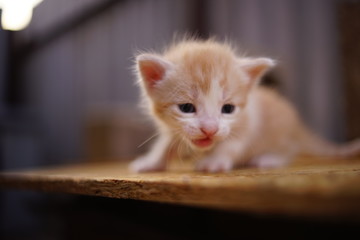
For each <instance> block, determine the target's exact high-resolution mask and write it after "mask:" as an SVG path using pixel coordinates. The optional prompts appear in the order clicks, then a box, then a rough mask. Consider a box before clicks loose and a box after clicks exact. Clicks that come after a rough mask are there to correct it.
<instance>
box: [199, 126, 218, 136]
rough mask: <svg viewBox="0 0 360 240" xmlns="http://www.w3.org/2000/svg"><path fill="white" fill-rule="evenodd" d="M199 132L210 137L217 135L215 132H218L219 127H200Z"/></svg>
mask: <svg viewBox="0 0 360 240" xmlns="http://www.w3.org/2000/svg"><path fill="white" fill-rule="evenodd" d="M200 130H201V132H202V133H204V134H205V135H206V136H208V137H212V136H214V135H215V134H216V133H217V131H218V130H219V127H218V126H217V125H209V126H203V127H201V128H200Z"/></svg>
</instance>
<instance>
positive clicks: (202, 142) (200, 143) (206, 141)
mask: <svg viewBox="0 0 360 240" xmlns="http://www.w3.org/2000/svg"><path fill="white" fill-rule="evenodd" d="M192 143H193V144H194V145H196V146H197V147H203V148H204V147H209V146H210V145H212V143H213V140H212V139H211V138H209V137H205V138H201V139H195V140H192Z"/></svg>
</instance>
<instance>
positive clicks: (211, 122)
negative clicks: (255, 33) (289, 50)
mask: <svg viewBox="0 0 360 240" xmlns="http://www.w3.org/2000/svg"><path fill="white" fill-rule="evenodd" d="M272 66H274V61H273V60H271V59H268V58H244V57H243V58H241V57H238V56H236V55H235V53H234V50H233V49H232V48H231V47H229V46H228V45H226V44H221V43H217V42H214V41H211V40H208V41H184V42H181V43H179V44H177V45H175V46H173V47H171V48H170V49H169V50H167V51H165V53H164V54H163V55H156V54H142V55H140V56H138V57H137V72H138V77H139V83H140V84H141V87H142V90H143V99H144V100H145V102H146V104H147V107H148V109H149V110H150V113H151V115H152V116H153V118H154V120H155V121H156V123H157V126H158V130H159V133H160V136H159V137H158V139H157V142H156V143H155V144H154V146H153V147H152V149H151V150H150V152H149V153H148V154H147V155H145V156H143V157H141V158H139V159H137V160H136V161H134V162H133V163H132V164H131V169H132V170H134V171H137V172H141V171H156V170H164V169H165V168H166V162H167V161H168V160H171V158H174V157H177V156H178V155H182V154H183V152H184V151H187V150H188V149H190V152H191V154H193V156H196V157H198V158H199V160H198V162H197V166H196V169H197V170H201V171H210V172H218V171H228V170H231V169H232V168H234V167H235V166H237V165H245V164H250V165H256V166H259V167H276V166H281V165H284V164H286V163H287V162H289V160H290V159H291V158H292V157H293V156H295V155H297V154H300V153H305V154H313V155H322V156H327V155H328V156H350V155H354V154H357V153H360V144H359V143H356V142H355V143H353V144H350V145H346V146H336V145H333V144H331V143H328V142H326V141H324V140H321V139H320V138H318V137H316V136H315V135H313V134H312V133H311V132H310V131H308V130H307V129H306V128H305V127H304V125H303V124H302V122H301V121H300V118H299V117H298V116H297V113H296V111H295V110H294V108H293V107H292V106H291V105H290V104H289V103H288V102H287V101H286V100H285V99H284V98H282V97H281V96H279V95H278V94H277V93H275V92H274V91H272V90H270V89H266V88H264V87H261V86H258V82H259V80H260V78H261V77H262V76H263V75H264V74H265V73H266V71H267V70H268V69H269V68H271V67H272Z"/></svg>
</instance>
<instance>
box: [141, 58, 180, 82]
mask: <svg viewBox="0 0 360 240" xmlns="http://www.w3.org/2000/svg"><path fill="white" fill-rule="evenodd" d="M136 62H137V70H138V72H139V73H140V76H141V78H142V80H143V82H144V84H145V86H146V87H147V88H148V89H151V88H153V87H154V86H155V85H156V84H157V83H158V82H159V81H161V80H163V79H164V77H165V75H166V73H167V72H169V71H170V70H171V69H172V68H173V64H172V63H171V62H169V61H167V60H165V59H163V58H162V57H160V56H158V55H155V54H141V55H139V56H137V58H136Z"/></svg>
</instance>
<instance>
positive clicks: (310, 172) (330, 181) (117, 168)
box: [0, 159, 360, 219]
mask: <svg viewBox="0 0 360 240" xmlns="http://www.w3.org/2000/svg"><path fill="white" fill-rule="evenodd" d="M0 187H2V188H21V189H31V190H41V191H49V192H63V193H74V194H85V195H95V196H103V197H111V198H126V199H138V200H149V201H157V202H166V203H176V204H186V205H192V206H202V207H211V208H219V209H226V210H234V211H243V212H253V213H271V214H280V215H294V216H320V217H327V216H332V217H355V218H356V219H360V159H353V160H337V161H334V160H331V161H330V160H327V159H302V160H297V161H295V162H294V163H293V164H292V165H291V166H288V167H287V168H282V169H269V170H260V169H253V168H245V169H238V170H235V171H232V172H230V173H220V174H210V173H200V172H194V171H192V168H191V167H190V165H189V164H180V166H177V167H175V168H174V167H173V168H171V169H170V170H169V171H168V172H158V173H143V174H134V173H131V172H129V171H128V170H127V165H126V164H125V163H114V162H113V163H111V162H110V163H109V162H106V163H91V164H83V165H73V166H65V167H54V168H47V169H38V170H24V171H15V172H4V173H1V174H0Z"/></svg>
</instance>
